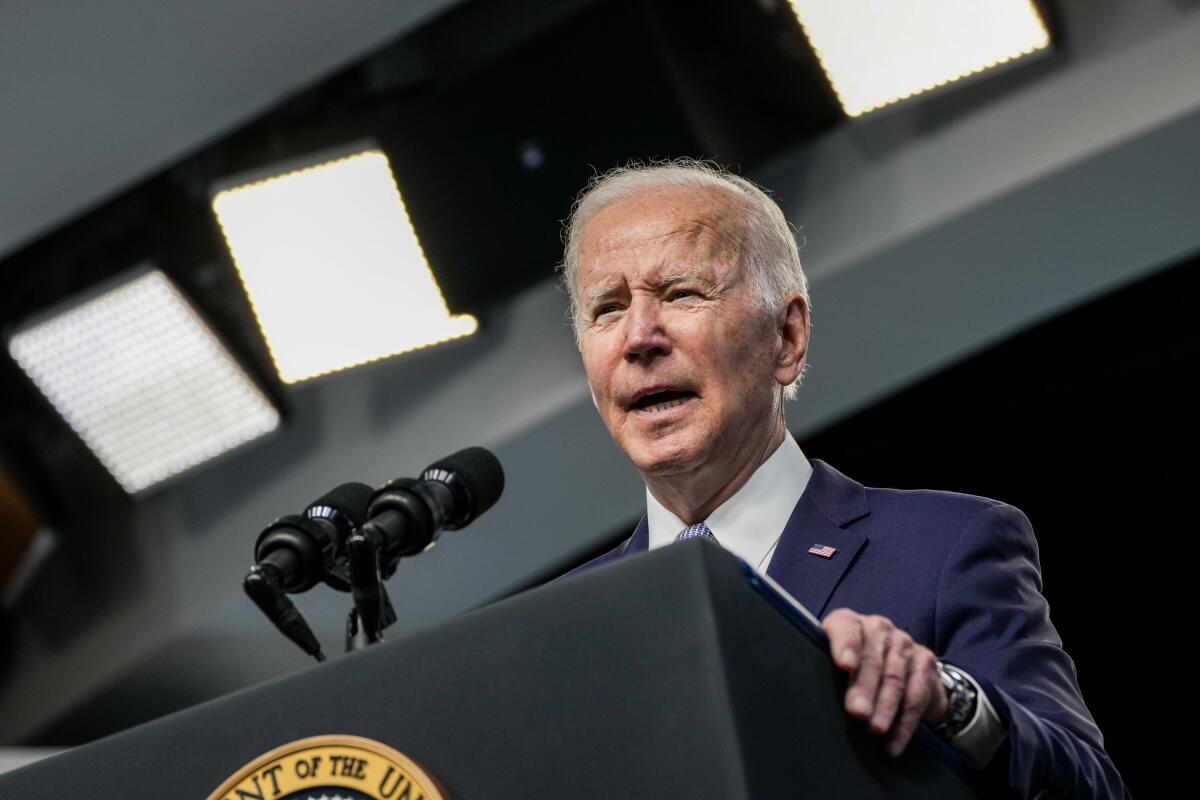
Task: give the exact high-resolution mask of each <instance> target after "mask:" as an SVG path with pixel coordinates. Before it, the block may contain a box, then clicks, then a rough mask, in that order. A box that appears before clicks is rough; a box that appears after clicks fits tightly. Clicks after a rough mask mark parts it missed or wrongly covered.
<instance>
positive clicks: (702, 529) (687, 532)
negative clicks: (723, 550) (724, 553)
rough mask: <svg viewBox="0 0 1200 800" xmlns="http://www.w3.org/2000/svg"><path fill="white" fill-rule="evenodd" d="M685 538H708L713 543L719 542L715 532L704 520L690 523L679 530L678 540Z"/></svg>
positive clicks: (676, 539)
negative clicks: (693, 523)
mask: <svg viewBox="0 0 1200 800" xmlns="http://www.w3.org/2000/svg"><path fill="white" fill-rule="evenodd" d="M685 539H708V540H709V541H710V542H712V543H713V544H719V542H718V541H717V537H716V536H713V532H712V531H710V530H709V529H708V526H707V525H705V524H704V523H703V522H697V523H696V524H695V525H688V526H687V527H686V528H684V529H683V530H681V531H680V532H679V535H678V536H676V537H675V541H676V542H682V541H684V540H685Z"/></svg>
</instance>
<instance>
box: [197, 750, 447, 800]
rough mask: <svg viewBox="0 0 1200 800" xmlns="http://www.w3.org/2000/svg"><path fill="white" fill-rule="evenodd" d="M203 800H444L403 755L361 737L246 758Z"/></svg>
mask: <svg viewBox="0 0 1200 800" xmlns="http://www.w3.org/2000/svg"><path fill="white" fill-rule="evenodd" d="M208 800H445V795H444V794H442V792H441V790H440V789H439V788H438V786H437V784H436V783H434V781H433V778H431V777H430V776H429V775H428V774H427V773H426V772H425V771H424V770H423V769H421V768H420V767H419V766H417V764H416V763H415V762H414V761H413V760H412V759H410V758H408V757H407V756H405V755H404V754H403V753H399V752H397V751H395V750H393V749H392V748H390V747H388V746H387V745H385V744H380V743H379V742H376V741H372V740H371V739H364V738H362V737H361V736H313V737H311V738H309V739H300V740H298V741H295V742H291V743H290V744H285V745H283V746H282V747H277V748H275V749H274V750H272V751H271V752H269V753H266V754H264V755H262V756H259V757H258V758H256V759H254V760H253V761H251V762H250V763H249V764H247V765H246V766H244V767H242V768H241V769H240V770H238V771H237V774H235V775H234V776H233V777H231V778H230V779H229V780H227V781H225V782H224V783H223V784H221V785H220V787H218V788H217V790H216V791H215V792H213V793H212V794H210V795H209V796H208Z"/></svg>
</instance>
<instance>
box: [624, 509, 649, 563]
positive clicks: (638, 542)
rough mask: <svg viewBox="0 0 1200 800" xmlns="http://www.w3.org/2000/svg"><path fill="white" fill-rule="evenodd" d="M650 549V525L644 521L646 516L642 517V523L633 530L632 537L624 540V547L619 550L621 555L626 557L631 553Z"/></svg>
mask: <svg viewBox="0 0 1200 800" xmlns="http://www.w3.org/2000/svg"><path fill="white" fill-rule="evenodd" d="M649 547H650V523H649V522H647V521H646V515H645V514H643V515H642V521H641V522H639V523H638V526H637V527H636V528H634V529H633V535H632V536H630V537H629V538H628V539H626V540H625V545H624V547H622V548H621V555H623V556H627V555H632V554H633V553H640V552H643V551H645V550H647V549H648V548H649Z"/></svg>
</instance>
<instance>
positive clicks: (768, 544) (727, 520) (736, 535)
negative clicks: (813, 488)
mask: <svg viewBox="0 0 1200 800" xmlns="http://www.w3.org/2000/svg"><path fill="white" fill-rule="evenodd" d="M812 471H813V470H812V464H809V463H808V459H807V458H805V457H804V453H803V452H802V451H801V450H800V445H798V444H796V440H795V439H793V438H792V437H791V434H788V435H787V436H784V437H783V442H782V443H781V444H780V445H779V447H777V448H775V452H774V453H772V454H771V456H770V457H769V458H768V459H767V460H766V461H764V462H763V463H762V466H760V467H759V468H758V469H757V470H755V471H754V474H753V475H751V476H750V479H749V480H748V481H746V483H745V484H743V485H742V488H740V489H738V490H737V491H736V492H735V493H734V495H733V497H730V498H729V499H728V500H726V501H725V502H724V503H722V504H721V505H720V506H718V507H717V509H716V510H715V511H713V513H712V514H710V515H709V517H708V519H706V520H704V522H705V524H707V525H708V529H709V530H710V531H712V532H713V536H715V537H717V541H718V542H720V543H721V546H722V547H724V548H725V549H726V550H729V551H730V552H732V553H733V554H734V555H736V556H737V557H738V558H740V559H742V560H743V561H745V562H746V563H747V564H749V565H750V566H752V567H754V568H755V569H757V570H758V571H759V572H762V573H766V571H767V565H768V564H770V563H771V556H773V555H774V554H775V546H776V545H777V544H779V538H780V537H781V536H782V535H783V529H784V526H786V525H787V522H788V520H789V519H790V518H791V516H792V510H793V509H795V508H796V503H798V502H800V495H802V494H804V490H805V489H806V488H807V487H808V479H809V478H811V477H812ZM646 526H647V528H648V530H649V533H650V549H651V550H653V549H654V548H655V547H662V546H663V545H665V544H671V543H673V542H674V541H675V537H676V536H678V535H679V532H680V531H682V530H683V529H684V528H686V527H687V526H688V524H687V523H686V522H684V521H683V520H681V519H680V518H679V517H677V516H675V514H674V513H672V512H671V511H668V510H667V509H666V508H663V505H662V503H660V502H658V500H657V499H655V497H654V495H652V494H651V493H650V489H648V488H647V489H646Z"/></svg>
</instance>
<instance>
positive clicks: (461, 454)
mask: <svg viewBox="0 0 1200 800" xmlns="http://www.w3.org/2000/svg"><path fill="white" fill-rule="evenodd" d="M503 491H504V469H503V468H502V467H501V466H500V462H499V461H498V460H497V459H496V457H495V456H494V455H492V454H491V452H490V451H488V450H485V449H484V448H482V447H468V448H466V449H465V450H459V451H458V452H457V453H454V454H453V455H450V456H446V457H445V458H443V459H442V460H441V461H437V462H435V463H433V464H430V465H429V466H428V467H426V468H425V471H424V472H422V473H421V477H420V478H419V479H418V480H415V481H414V480H413V479H411V478H397V479H396V480H393V481H389V482H388V483H386V484H384V485H383V486H382V487H381V488H380V489H379V491H377V492H375V495H374V497H372V498H371V502H370V505H369V506H368V508H367V521H366V523H365V524H364V525H363V526H362V528H361V530H360V531H359V532H360V533H362V534H363V535H366V536H368V537H370V538H372V539H374V540H375V541H376V542H377V544H378V545H379V549H380V557H381V560H382V561H383V562H384V564H385V565H388V564H391V562H393V561H394V560H398V559H399V558H401V557H403V556H409V555H414V554H416V553H419V552H421V551H422V550H425V549H426V548H427V547H429V546H430V545H432V544H433V543H434V542H436V541H437V539H438V536H439V535H440V534H441V532H442V530H457V529H459V528H463V527H466V526H467V525H468V524H470V523H471V522H473V521H474V520H475V518H476V517H478V516H479V515H480V514H482V513H483V512H485V511H487V510H488V509H489V508H491V507H492V506H493V505H494V504H495V503H496V501H497V500H498V499H500V493H501V492H503ZM389 574H390V573H389Z"/></svg>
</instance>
